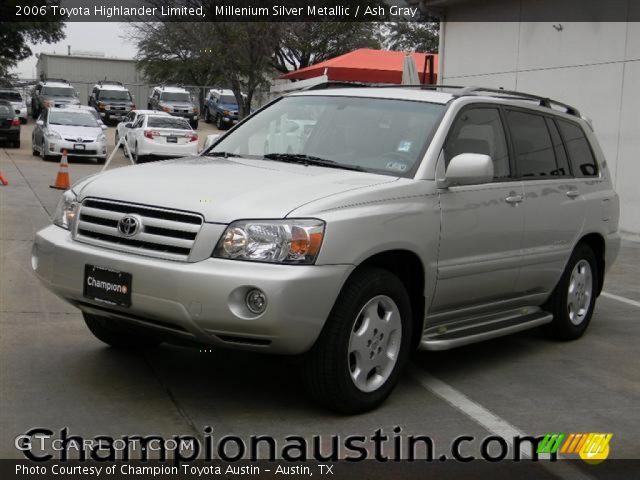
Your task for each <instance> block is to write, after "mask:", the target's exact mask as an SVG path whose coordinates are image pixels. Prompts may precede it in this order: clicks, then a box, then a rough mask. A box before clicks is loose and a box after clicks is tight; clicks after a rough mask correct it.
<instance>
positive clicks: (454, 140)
mask: <svg viewBox="0 0 640 480" xmlns="http://www.w3.org/2000/svg"><path fill="white" fill-rule="evenodd" d="M461 153H480V154H483V155H489V156H490V157H491V159H492V160H493V177H494V178H496V179H499V178H507V177H509V151H508V149H507V142H506V139H505V134H504V128H503V127H502V120H501V119H500V112H499V111H498V109H497V108H489V107H479V108H469V109H467V110H464V111H463V112H462V113H461V114H460V116H458V118H457V119H456V121H455V123H454V125H453V128H452V129H451V133H450V134H449V136H448V137H447V141H446V144H445V146H444V159H445V165H447V166H448V165H449V162H450V161H451V159H452V158H453V157H455V156H456V155H460V154H461Z"/></svg>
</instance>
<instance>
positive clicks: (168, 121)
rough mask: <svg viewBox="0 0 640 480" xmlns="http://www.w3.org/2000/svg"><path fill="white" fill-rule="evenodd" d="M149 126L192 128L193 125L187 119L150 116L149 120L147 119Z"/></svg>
mask: <svg viewBox="0 0 640 480" xmlns="http://www.w3.org/2000/svg"><path fill="white" fill-rule="evenodd" d="M147 127H155V128H173V129H180V130H191V126H190V125H189V123H188V122H187V121H186V120H184V119H182V118H176V117H169V116H166V117H149V120H147Z"/></svg>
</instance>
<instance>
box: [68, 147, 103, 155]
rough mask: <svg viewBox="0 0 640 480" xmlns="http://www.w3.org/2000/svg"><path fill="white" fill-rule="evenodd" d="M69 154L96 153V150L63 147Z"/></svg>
mask: <svg viewBox="0 0 640 480" xmlns="http://www.w3.org/2000/svg"><path fill="white" fill-rule="evenodd" d="M64 150H66V151H67V153H68V154H69V155H96V154H97V153H98V152H97V151H96V150H84V149H82V148H72V149H69V148H65V149H64Z"/></svg>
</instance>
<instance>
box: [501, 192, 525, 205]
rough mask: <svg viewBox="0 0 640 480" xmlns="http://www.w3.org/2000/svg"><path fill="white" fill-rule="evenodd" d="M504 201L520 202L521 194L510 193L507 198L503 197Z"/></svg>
mask: <svg viewBox="0 0 640 480" xmlns="http://www.w3.org/2000/svg"><path fill="white" fill-rule="evenodd" d="M504 201H505V202H507V203H520V202H521V201H522V195H516V194H515V193H511V194H509V196H508V197H507V198H505V199H504Z"/></svg>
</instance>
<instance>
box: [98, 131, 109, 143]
mask: <svg viewBox="0 0 640 480" xmlns="http://www.w3.org/2000/svg"><path fill="white" fill-rule="evenodd" d="M106 141H107V136H106V135H105V134H104V133H101V134H100V135H98V137H97V138H96V142H98V143H104V142H106Z"/></svg>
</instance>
